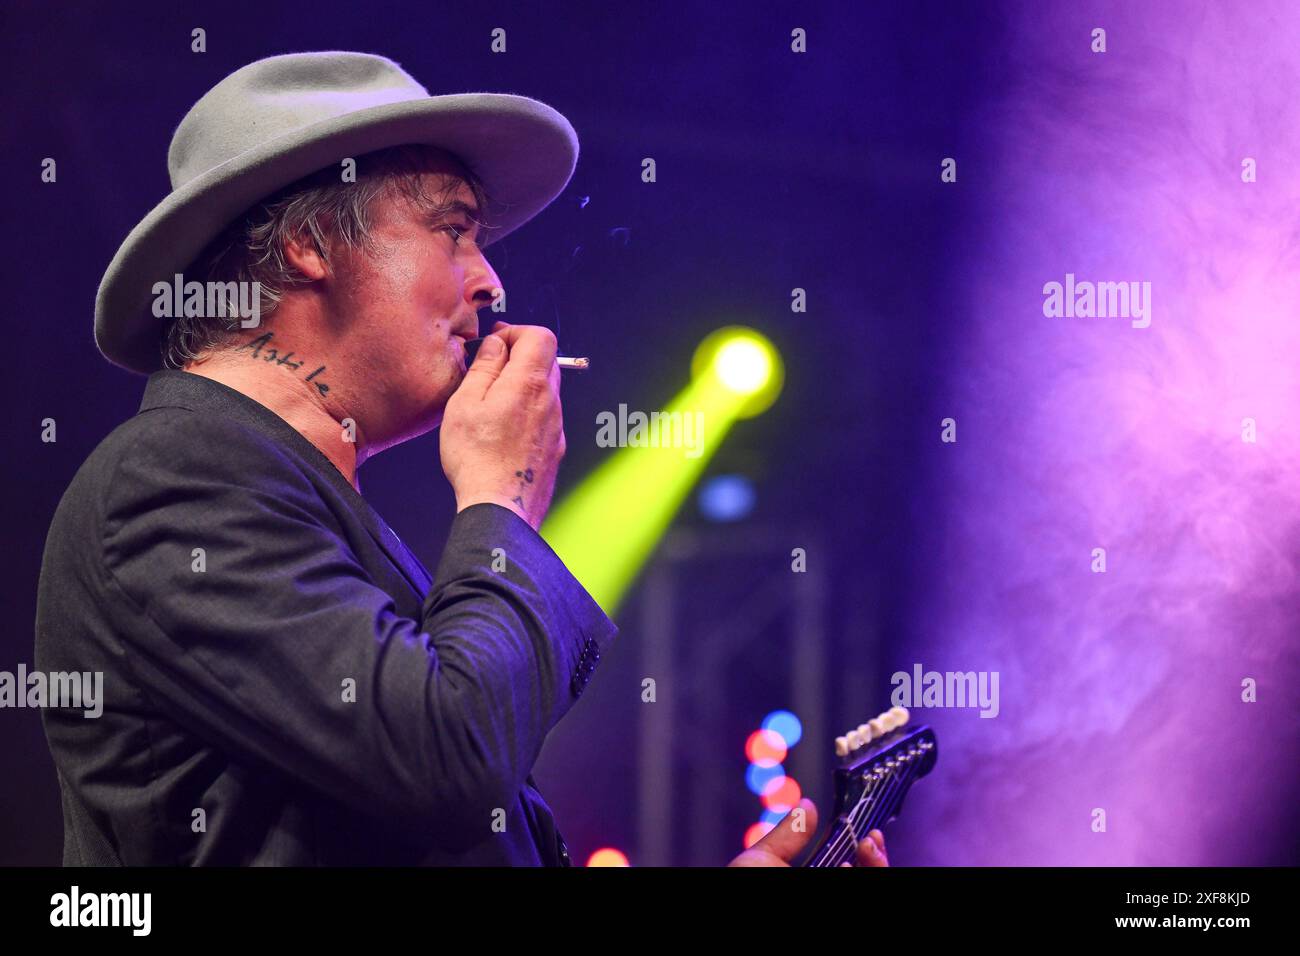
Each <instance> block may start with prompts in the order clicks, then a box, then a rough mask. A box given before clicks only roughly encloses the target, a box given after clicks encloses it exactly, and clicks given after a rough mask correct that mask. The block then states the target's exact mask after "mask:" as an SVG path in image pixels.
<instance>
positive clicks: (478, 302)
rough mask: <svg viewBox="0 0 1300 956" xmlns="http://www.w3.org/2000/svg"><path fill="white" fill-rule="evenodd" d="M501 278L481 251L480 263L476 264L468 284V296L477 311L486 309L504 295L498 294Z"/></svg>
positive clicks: (479, 255)
mask: <svg viewBox="0 0 1300 956" xmlns="http://www.w3.org/2000/svg"><path fill="white" fill-rule="evenodd" d="M501 288H502V287H501V278H500V277H499V276H498V275H497V273H496V270H495V269H493V268H492V264H491V263H490V262H488V261H487V258H486V257H485V256H484V255H483V253H482V252H481V251H480V252H479V254H478V263H477V264H476V266H475V268H474V271H473V275H471V276H470V277H469V278H468V281H467V282H466V289H465V291H466V294H467V296H468V298H469V300H470V304H471V305H472V306H473V307H474V308H475V310H478V309H483V308H486V307H487V306H490V305H491V304H492V303H493V302H495V301H496V297H497V296H498V295H504V294H505V291H504V290H503V289H502V291H500V292H498V291H497V290H498V289H501Z"/></svg>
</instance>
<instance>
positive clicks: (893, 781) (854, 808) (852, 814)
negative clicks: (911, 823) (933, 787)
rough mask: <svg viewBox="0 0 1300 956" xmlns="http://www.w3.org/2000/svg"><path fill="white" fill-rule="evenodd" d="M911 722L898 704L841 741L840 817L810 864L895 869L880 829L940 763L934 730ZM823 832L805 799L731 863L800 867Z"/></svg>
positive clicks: (837, 809)
mask: <svg viewBox="0 0 1300 956" xmlns="http://www.w3.org/2000/svg"><path fill="white" fill-rule="evenodd" d="M910 719H911V715H910V714H908V712H907V708H905V707H893V708H891V709H889V710H887V711H885V712H884V713H883V714H881V715H880V716H878V717H877V718H876V719H875V720H871V721H868V722H867V723H865V724H859V725H858V726H857V727H855V728H854V729H853V730H850V731H849V732H848V733H847V734H845V735H844V736H843V737H836V738H835V757H836V760H837V765H836V767H835V808H834V813H835V817H834V819H833V820H832V821H831V825H830V828H829V829H828V831H827V833H826V835H825V836H824V837H823V838H822V841H821V843H820V845H819V846H818V847H817V849H816V850H815V851H813V853H812V855H811V856H809V858H808V859H807V860H806V861H805V862H804V863H802V864H801V865H802V866H836V867H838V866H889V858H888V857H887V856H886V855H885V835H884V834H883V833H881V832H880V827H882V826H884V825H885V824H887V823H888V822H889V821H890V820H892V819H894V817H896V816H898V812H899V810H900V809H901V808H902V805H903V797H905V796H906V795H907V792H908V791H909V790H910V789H911V787H912V784H913V783H915V782H916V781H917V780H919V779H921V778H922V777H924V776H926V775H927V774H928V773H929V772H930V771H931V770H933V769H934V764H935V761H936V760H938V759H939V749H938V748H939V743H938V741H937V740H936V739H935V735H934V731H933V730H931V729H930V728H929V727H915V726H913V727H909V726H907V724H908V722H909V720H910ZM816 832H817V807H816V806H814V805H813V802H812V801H811V800H806V799H805V800H800V801H799V806H797V807H795V808H794V809H793V810H791V811H790V812H789V813H787V814H786V815H785V818H784V819H783V820H782V821H781V822H780V823H778V824H777V825H776V827H774V828H773V830H772V832H771V833H769V834H767V836H765V837H763V839H761V840H759V841H758V842H757V843H755V844H754V845H753V846H751V847H750V848H749V849H748V850H746V851H745V852H744V853H742V854H740V856H738V857H736V858H735V859H734V860H732V861H731V864H730V865H731V866H794V865H795V863H794V860H795V858H796V857H798V856H799V855H800V854H801V853H802V852H803V850H804V848H805V847H807V845H808V841H809V840H811V839H812V836H813V834H814V833H816Z"/></svg>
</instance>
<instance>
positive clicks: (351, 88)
mask: <svg viewBox="0 0 1300 956" xmlns="http://www.w3.org/2000/svg"><path fill="white" fill-rule="evenodd" d="M425 96H428V90H426V89H425V88H424V87H423V86H421V85H420V83H419V82H418V81H416V79H415V78H414V77H412V76H411V75H410V74H409V73H407V72H406V71H405V70H403V69H402V68H401V67H400V66H398V65H397V64H396V63H394V62H393V61H392V60H390V59H388V58H387V57H382V56H375V55H373V54H369V53H348V52H342V51H340V52H325V53H290V54H286V55H283V56H273V57H268V58H267V59H264V60H258V61H257V62H255V63H250V64H249V65H248V66H245V67H243V68H241V69H239V70H236V71H235V72H234V73H232V74H230V75H229V76H227V77H226V78H225V79H223V80H222V81H221V82H220V83H218V84H217V85H216V86H214V87H213V88H212V89H210V90H209V91H208V92H207V93H205V94H204V95H203V97H202V98H201V99H200V100H199V101H198V102H197V103H195V104H194V106H193V107H191V108H190V111H189V112H188V113H186V114H185V118H184V119H183V120H181V123H180V126H178V127H177V128H176V133H175V135H174V136H172V142H171V148H170V149H169V150H168V151H167V172H168V174H169V175H170V177H171V184H172V189H178V188H180V187H181V186H183V185H185V184H186V183H188V182H190V181H191V180H193V179H195V178H196V177H198V176H201V175H203V174H204V173H206V172H208V171H210V170H212V169H215V168H216V167H218V166H220V165H221V164H222V163H225V162H227V161H229V160H231V159H234V158H235V157H236V156H239V155H241V154H243V153H246V152H248V151H249V150H250V149H253V148H254V147H257V146H260V145H262V144H264V143H267V142H270V141H272V140H274V139H276V138H277V137H280V136H283V135H285V134H287V133H292V132H294V131H296V130H299V129H302V128H303V127H306V126H310V125H312V124H313V123H320V122H323V121H325V120H330V119H335V118H337V117H340V116H345V115H347V114H348V113H352V112H355V111H356V110H360V109H368V108H370V107H375V106H386V105H389V104H391V103H402V102H406V101H409V100H417V99H421V98H423V97H425Z"/></svg>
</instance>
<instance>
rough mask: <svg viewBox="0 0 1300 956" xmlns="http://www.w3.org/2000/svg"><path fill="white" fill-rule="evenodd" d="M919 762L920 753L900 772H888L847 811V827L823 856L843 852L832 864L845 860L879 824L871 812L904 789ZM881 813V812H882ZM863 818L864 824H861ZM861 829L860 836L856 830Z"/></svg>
mask: <svg viewBox="0 0 1300 956" xmlns="http://www.w3.org/2000/svg"><path fill="white" fill-rule="evenodd" d="M920 764H921V755H918V756H917V757H916V758H914V759H913V760H911V761H909V762H908V764H907V769H906V770H905V771H903V772H902V773H890V774H889V776H888V777H887V778H886V779H885V780H884V781H881V782H880V785H879V786H878V787H876V788H875V789H873V790H872V791H871V794H870V796H869V798H868V799H866V800H863V801H862V802H860V803H859V804H858V806H856V807H854V809H853V810H851V811H849V828H848V829H847V830H845V831H844V832H843V833H841V834H840V836H839V837H837V838H836V839H835V840H833V841H832V842H831V845H830V846H829V847H828V848H827V852H826V854H825V857H824V858H829V857H831V856H832V855H835V854H838V853H843V854H844V858H843V859H841V860H838V861H837V862H836V863H834V864H832V865H834V866H838V865H839V864H840V863H843V862H845V861H846V860H847V859H848V857H849V856H851V855H852V854H853V851H854V850H855V849H856V844H857V843H858V842H860V840H862V839H865V838H866V835H867V834H868V833H870V832H871V831H872V830H874V829H876V828H877V827H878V826H879V825H880V822H881V821H880V820H873V819H872V814H873V812H874V811H875V810H876V809H878V808H879V809H885V810H887V808H888V807H889V805H890V802H891V801H892V800H893V797H894V795H895V793H896V792H897V791H898V790H900V789H905V788H906V787H907V786H909V785H910V784H911V781H912V778H913V777H914V776H915V775H916V771H917V770H918V769H919V767H920ZM882 815H883V814H882ZM864 820H865V825H863V823H864ZM859 830H861V836H859V835H858V831H859Z"/></svg>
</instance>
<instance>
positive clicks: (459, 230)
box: [442, 222, 469, 243]
mask: <svg viewBox="0 0 1300 956" xmlns="http://www.w3.org/2000/svg"><path fill="white" fill-rule="evenodd" d="M442 228H444V229H448V230H450V231H451V236H452V241H453V242H456V243H459V242H460V241H461V240H462V239H464V238H467V237H468V236H469V226H468V225H466V224H464V223H454V222H449V223H447V225H445V226H443V227H442Z"/></svg>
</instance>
